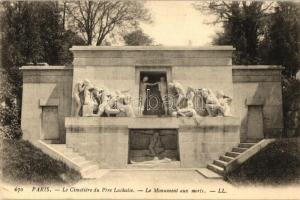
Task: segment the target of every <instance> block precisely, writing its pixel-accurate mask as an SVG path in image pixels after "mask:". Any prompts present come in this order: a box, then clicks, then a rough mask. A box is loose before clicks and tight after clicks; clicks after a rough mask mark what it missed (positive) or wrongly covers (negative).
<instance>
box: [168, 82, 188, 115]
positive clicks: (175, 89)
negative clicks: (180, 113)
mask: <svg viewBox="0 0 300 200" xmlns="http://www.w3.org/2000/svg"><path fill="white" fill-rule="evenodd" d="M168 87H169V91H170V94H171V97H172V108H171V111H174V108H175V110H178V109H179V108H180V106H181V105H182V103H184V102H183V100H184V99H185V91H184V89H183V87H182V85H181V84H180V83H177V82H176V83H169V84H168Z"/></svg>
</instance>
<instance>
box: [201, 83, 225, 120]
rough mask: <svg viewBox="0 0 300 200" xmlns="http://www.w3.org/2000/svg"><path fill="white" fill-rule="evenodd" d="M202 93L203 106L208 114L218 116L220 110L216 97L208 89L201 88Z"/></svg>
mask: <svg viewBox="0 0 300 200" xmlns="http://www.w3.org/2000/svg"><path fill="white" fill-rule="evenodd" d="M202 95H203V97H204V98H205V108H206V110H207V112H208V115H209V116H212V117H215V116H218V115H219V113H220V112H222V111H221V104H220V102H219V100H218V98H217V97H216V96H215V94H214V93H213V92H212V91H211V90H210V89H205V88H204V89H202Z"/></svg>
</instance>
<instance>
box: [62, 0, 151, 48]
mask: <svg viewBox="0 0 300 200" xmlns="http://www.w3.org/2000/svg"><path fill="white" fill-rule="evenodd" d="M67 14H68V18H69V26H70V27H71V28H72V29H73V30H75V31H76V32H78V33H80V34H81V35H82V37H83V38H84V40H85V42H86V44H87V45H92V44H96V45H103V43H104V42H105V39H106V38H107V36H109V35H112V34H113V32H114V31H116V30H118V31H125V32H126V31H127V30H129V29H131V28H135V27H137V26H138V25H139V22H140V21H144V22H150V21H151V20H150V19H151V16H150V14H149V12H148V10H147V9H146V8H145V7H144V2H140V1H122V0H120V1H109V0H103V1H89V0H85V1H75V2H70V3H68V4H67Z"/></svg>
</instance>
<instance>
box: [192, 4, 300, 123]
mask: <svg viewBox="0 0 300 200" xmlns="http://www.w3.org/2000/svg"><path fill="white" fill-rule="evenodd" d="M195 7H196V8H197V9H200V10H203V6H201V5H199V4H196V5H195ZM208 7H209V11H211V12H213V13H215V14H217V16H218V18H217V20H216V21H215V23H222V24H223V28H224V31H223V32H222V33H219V34H218V35H217V37H216V38H215V40H214V43H215V44H218V45H233V46H234V47H235V48H236V52H235V55H234V60H233V61H234V64H246V65H247V64H267V65H281V66H283V67H284V70H283V77H282V78H283V84H282V85H283V112H284V113H283V115H284V120H285V121H284V123H285V128H286V129H287V128H289V126H290V125H291V124H295V123H294V121H295V120H297V119H296V118H297V117H296V118H295V116H296V115H297V114H296V112H298V113H299V114H300V110H299V108H300V105H299V88H300V86H299V84H300V83H299V81H296V80H295V77H296V73H297V72H298V71H299V69H300V46H299V45H300V3H296V2H276V3H269V2H255V1H252V2H246V1H243V2H225V1H213V2H210V3H209V4H208ZM293 116H294V117H293Z"/></svg>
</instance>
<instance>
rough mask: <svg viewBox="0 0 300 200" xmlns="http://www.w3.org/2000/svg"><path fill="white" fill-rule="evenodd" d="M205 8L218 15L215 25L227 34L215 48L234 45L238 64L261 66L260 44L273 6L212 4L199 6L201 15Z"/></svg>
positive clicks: (218, 37) (223, 33) (196, 6)
mask: <svg viewBox="0 0 300 200" xmlns="http://www.w3.org/2000/svg"><path fill="white" fill-rule="evenodd" d="M204 7H206V8H207V7H208V10H209V11H210V12H212V13H214V14H216V15H217V20H216V21H215V22H214V23H222V24H223V28H224V32H222V33H219V34H217V37H216V38H215V39H214V44H217V45H233V46H234V47H235V48H236V52H235V55H234V58H233V62H234V63H235V64H246V65H248V64H259V63H260V55H259V41H260V38H261V36H263V33H264V23H265V20H266V17H267V16H268V11H269V10H270V8H271V7H272V3H264V2H257V1H252V2H246V1H243V2H240V1H233V2H225V1H212V2H209V3H208V5H207V4H205V5H204V6H203V5H202V4H196V5H195V8H196V9H198V10H201V11H202V10H203V9H205V8H204Z"/></svg>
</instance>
